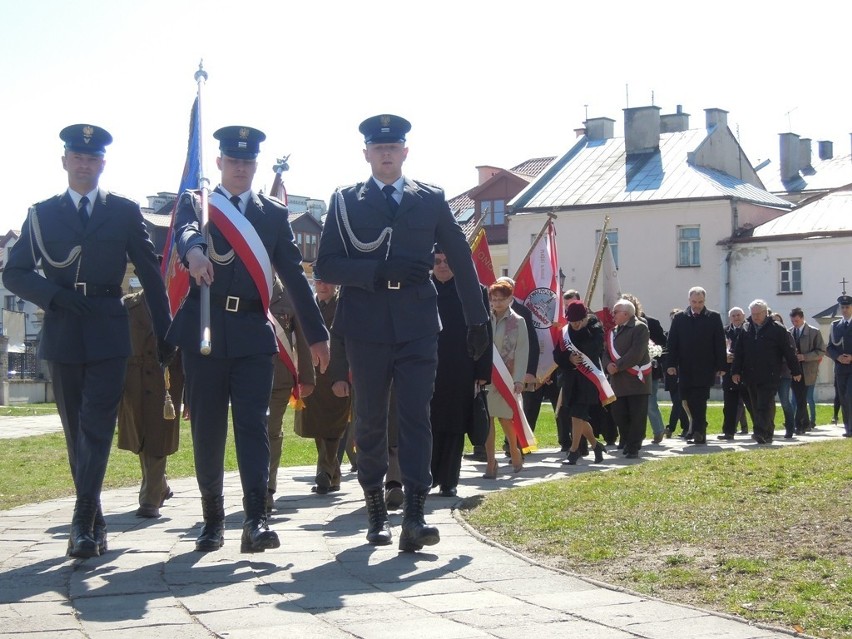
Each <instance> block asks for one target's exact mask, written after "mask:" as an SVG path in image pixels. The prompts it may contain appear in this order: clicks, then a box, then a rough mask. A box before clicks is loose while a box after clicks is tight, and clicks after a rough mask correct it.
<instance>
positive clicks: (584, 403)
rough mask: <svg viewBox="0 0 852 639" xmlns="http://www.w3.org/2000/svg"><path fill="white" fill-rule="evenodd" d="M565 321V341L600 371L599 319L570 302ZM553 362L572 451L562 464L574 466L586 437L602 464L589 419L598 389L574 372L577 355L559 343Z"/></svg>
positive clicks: (601, 333) (600, 449) (601, 338)
mask: <svg viewBox="0 0 852 639" xmlns="http://www.w3.org/2000/svg"><path fill="white" fill-rule="evenodd" d="M565 318H566V319H567V320H568V338H569V339H570V340H571V344H573V346H574V348H575V349H576V350H578V351H580V352H582V353H583V354H584V355H586V357H588V358H589V359H590V360H591V361H592V362H593V363H594V365H595V366H597V367H598V368H600V365H601V355H602V354H603V348H604V329H603V325H602V324H601V322H600V320H599V319H598V318H597V317H596V316H595V315H594V314H593V313H589V309H588V308H586V305H585V304H583V302H581V301H580V300H571V302H570V303H569V304H568V306H567V308H566V309H565ZM553 361H554V362H555V363H556V364H557V365H558V366H559V369H560V372H561V373H562V374H561V376H560V382H561V384H562V405H561V406H560V408H559V418H560V419H562V420H564V423H566V424H567V423H569V422H570V424H571V450H570V451H568V458H567V459H566V460H565V462H564V463H567V464H570V465H574V464H576V463H577V459H578V458H579V457H580V453H579V448H580V440H581V439H582V438H583V437H585V438H586V441H588V442H589V448H592V449H594V452H595V463H596V464H599V463H601V462H602V461H603V450H604V447H603V444H601V443H600V442H599V441H598V440H597V439H595V434H594V431H593V430H592V425H591V424H590V423H589V420H590V409H591V407H592V406H594V405H596V404H600V398H599V396H598V389H597V387H596V386H595V385H594V384H593V383H592V382H591V381H589V380H588V379H587V378H586V376H585V375H583V373H581V372H580V371H579V370H578V369H577V364H579V363H580V361H581V360H580V358H579V356H578V355H577V354H576V353H574V352H571V351H569V350H567V349H563V344H561V343H560V345H559V346H557V347H556V348H555V349H554V350H553Z"/></svg>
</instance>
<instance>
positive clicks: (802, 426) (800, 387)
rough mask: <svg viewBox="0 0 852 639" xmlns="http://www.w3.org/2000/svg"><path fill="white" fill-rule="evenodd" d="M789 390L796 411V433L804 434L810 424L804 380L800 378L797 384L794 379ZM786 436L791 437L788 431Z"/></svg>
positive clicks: (806, 388) (806, 389)
mask: <svg viewBox="0 0 852 639" xmlns="http://www.w3.org/2000/svg"><path fill="white" fill-rule="evenodd" d="M790 390H792V391H793V404H794V406H795V409H796V413H795V415H796V416H795V418H794V425H795V430H796V432H797V433H804V432H805V430H807V428H808V425H809V424H810V423H811V418H810V416H809V415H808V387H807V386H805V378H804V377H802V379H800V380H799V381H798V382H797V381H796V380H795V379H794V380H792V382H791V384H790ZM787 434H788V435H791V434H792V433H791V432H790V431H789V430H788V431H787Z"/></svg>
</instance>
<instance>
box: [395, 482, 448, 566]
mask: <svg viewBox="0 0 852 639" xmlns="http://www.w3.org/2000/svg"><path fill="white" fill-rule="evenodd" d="M425 504H426V492H425V491H422V492H413V491H408V490H406V491H405V505H404V506H403V514H402V533H401V534H400V536H399V549H400V550H401V551H403V552H415V551H417V550H420V549H421V548H423V546H434V545H435V544H437V543H438V542H439V541H441V536H440V535H439V534H438V529H437V528H435V526H427V525H426V521H425V519H424V518H423V506H424V505H425Z"/></svg>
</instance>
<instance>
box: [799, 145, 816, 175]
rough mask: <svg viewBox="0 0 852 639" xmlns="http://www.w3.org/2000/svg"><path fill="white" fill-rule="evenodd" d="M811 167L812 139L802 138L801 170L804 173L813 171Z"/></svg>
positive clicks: (800, 148)
mask: <svg viewBox="0 0 852 639" xmlns="http://www.w3.org/2000/svg"><path fill="white" fill-rule="evenodd" d="M812 168H813V167H812V166H811V139H810V138H801V139H800V140H799V169H801V170H802V171H804V170H806V169H812Z"/></svg>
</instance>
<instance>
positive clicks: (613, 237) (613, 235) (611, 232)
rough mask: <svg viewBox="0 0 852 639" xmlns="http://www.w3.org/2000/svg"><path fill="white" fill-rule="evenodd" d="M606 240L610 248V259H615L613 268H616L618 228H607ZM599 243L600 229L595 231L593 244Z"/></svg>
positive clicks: (598, 244) (597, 244)
mask: <svg viewBox="0 0 852 639" xmlns="http://www.w3.org/2000/svg"><path fill="white" fill-rule="evenodd" d="M606 240H607V242H609V246H610V248H611V249H612V259H613V260H614V261H615V268H618V229H607V231H606ZM600 245H601V229H598V230H597V231H595V246H600Z"/></svg>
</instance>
